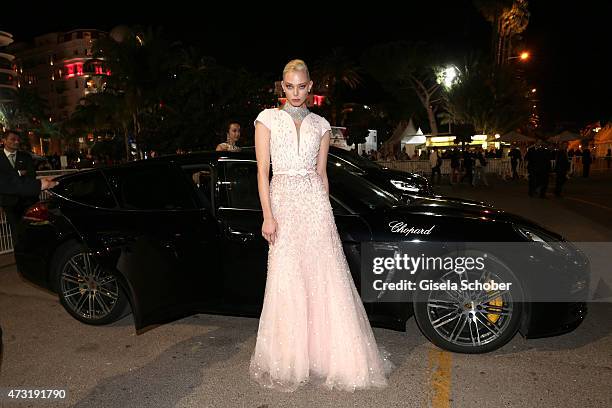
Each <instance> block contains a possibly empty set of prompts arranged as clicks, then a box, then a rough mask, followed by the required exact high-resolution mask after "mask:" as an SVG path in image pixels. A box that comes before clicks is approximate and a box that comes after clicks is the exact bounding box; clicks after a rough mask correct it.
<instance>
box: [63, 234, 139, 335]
mask: <svg viewBox="0 0 612 408" xmlns="http://www.w3.org/2000/svg"><path fill="white" fill-rule="evenodd" d="M51 272H52V284H53V287H54V289H55V291H56V292H57V294H58V297H59V300H60V303H61V304H62V306H63V307H64V309H66V311H67V312H68V313H69V314H70V315H71V316H72V317H74V318H75V319H77V320H78V321H80V322H82V323H86V324H91V325H96V326H98V325H105V324H110V323H113V322H115V321H117V320H119V319H121V318H123V317H124V316H126V315H128V314H129V313H130V305H129V301H128V299H127V296H126V295H125V291H124V290H123V288H122V287H121V284H120V282H119V280H118V279H117V275H116V272H115V271H113V270H110V269H108V268H103V267H102V266H100V265H99V264H98V263H96V262H95V260H94V258H93V257H91V256H89V255H88V253H87V249H86V248H85V246H83V245H82V244H80V243H78V242H76V241H69V242H67V243H65V244H63V245H61V246H60V247H59V248H58V249H57V251H56V253H55V257H54V259H53V262H52V267H51Z"/></svg>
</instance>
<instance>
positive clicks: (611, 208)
mask: <svg viewBox="0 0 612 408" xmlns="http://www.w3.org/2000/svg"><path fill="white" fill-rule="evenodd" d="M565 198H567V199H568V200H572V201H578V202H580V203H584V204H589V205H593V206H595V207H599V208H603V209H604V210H608V211H612V207H608V206H605V205H602V204H597V203H594V202H592V201H587V200H581V199H579V198H574V197H565Z"/></svg>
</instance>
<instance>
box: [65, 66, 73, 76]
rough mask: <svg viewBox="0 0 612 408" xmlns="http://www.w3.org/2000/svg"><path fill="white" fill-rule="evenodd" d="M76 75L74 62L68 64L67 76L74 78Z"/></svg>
mask: <svg viewBox="0 0 612 408" xmlns="http://www.w3.org/2000/svg"><path fill="white" fill-rule="evenodd" d="M73 76H74V64H67V65H66V77H67V78H72V77H73Z"/></svg>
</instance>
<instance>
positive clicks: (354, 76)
mask: <svg viewBox="0 0 612 408" xmlns="http://www.w3.org/2000/svg"><path fill="white" fill-rule="evenodd" d="M313 78H314V80H315V82H316V84H317V87H318V88H319V89H321V90H322V91H323V92H324V93H326V94H327V95H328V98H329V100H330V103H331V107H332V111H331V122H332V125H338V124H339V121H338V116H339V115H338V114H339V113H340V111H341V107H342V96H341V95H342V90H343V88H348V89H355V88H357V86H359V84H361V80H362V79H361V68H359V67H358V66H356V65H355V64H354V63H353V62H352V61H351V60H350V58H348V57H347V56H346V54H345V53H344V51H343V50H342V49H340V48H334V49H333V50H332V52H331V54H329V55H327V56H326V57H323V58H322V59H320V60H319V61H317V62H315V64H314V70H313Z"/></svg>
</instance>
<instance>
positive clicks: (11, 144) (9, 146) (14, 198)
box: [0, 130, 38, 235]
mask: <svg viewBox="0 0 612 408" xmlns="http://www.w3.org/2000/svg"><path fill="white" fill-rule="evenodd" d="M20 142H21V140H20V137H19V134H18V133H17V132H16V131H12V130H7V131H5V132H4V134H3V135H2V143H3V144H4V149H3V151H2V152H0V177H2V178H3V179H6V178H9V177H10V176H17V177H19V178H21V179H24V180H35V179H36V170H35V169H34V161H33V160H32V155H30V154H29V153H27V152H24V151H19V145H20ZM37 200H38V193H35V194H33V195H20V196H18V195H15V194H0V206H1V207H2V209H3V210H4V213H5V214H6V219H7V221H8V223H9V225H10V226H11V231H12V232H13V235H15V228H16V227H17V225H18V223H19V220H20V219H21V217H22V216H23V214H24V212H25V211H26V210H27V208H28V207H29V206H30V205H32V204H34V203H35V202H36V201H37Z"/></svg>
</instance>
